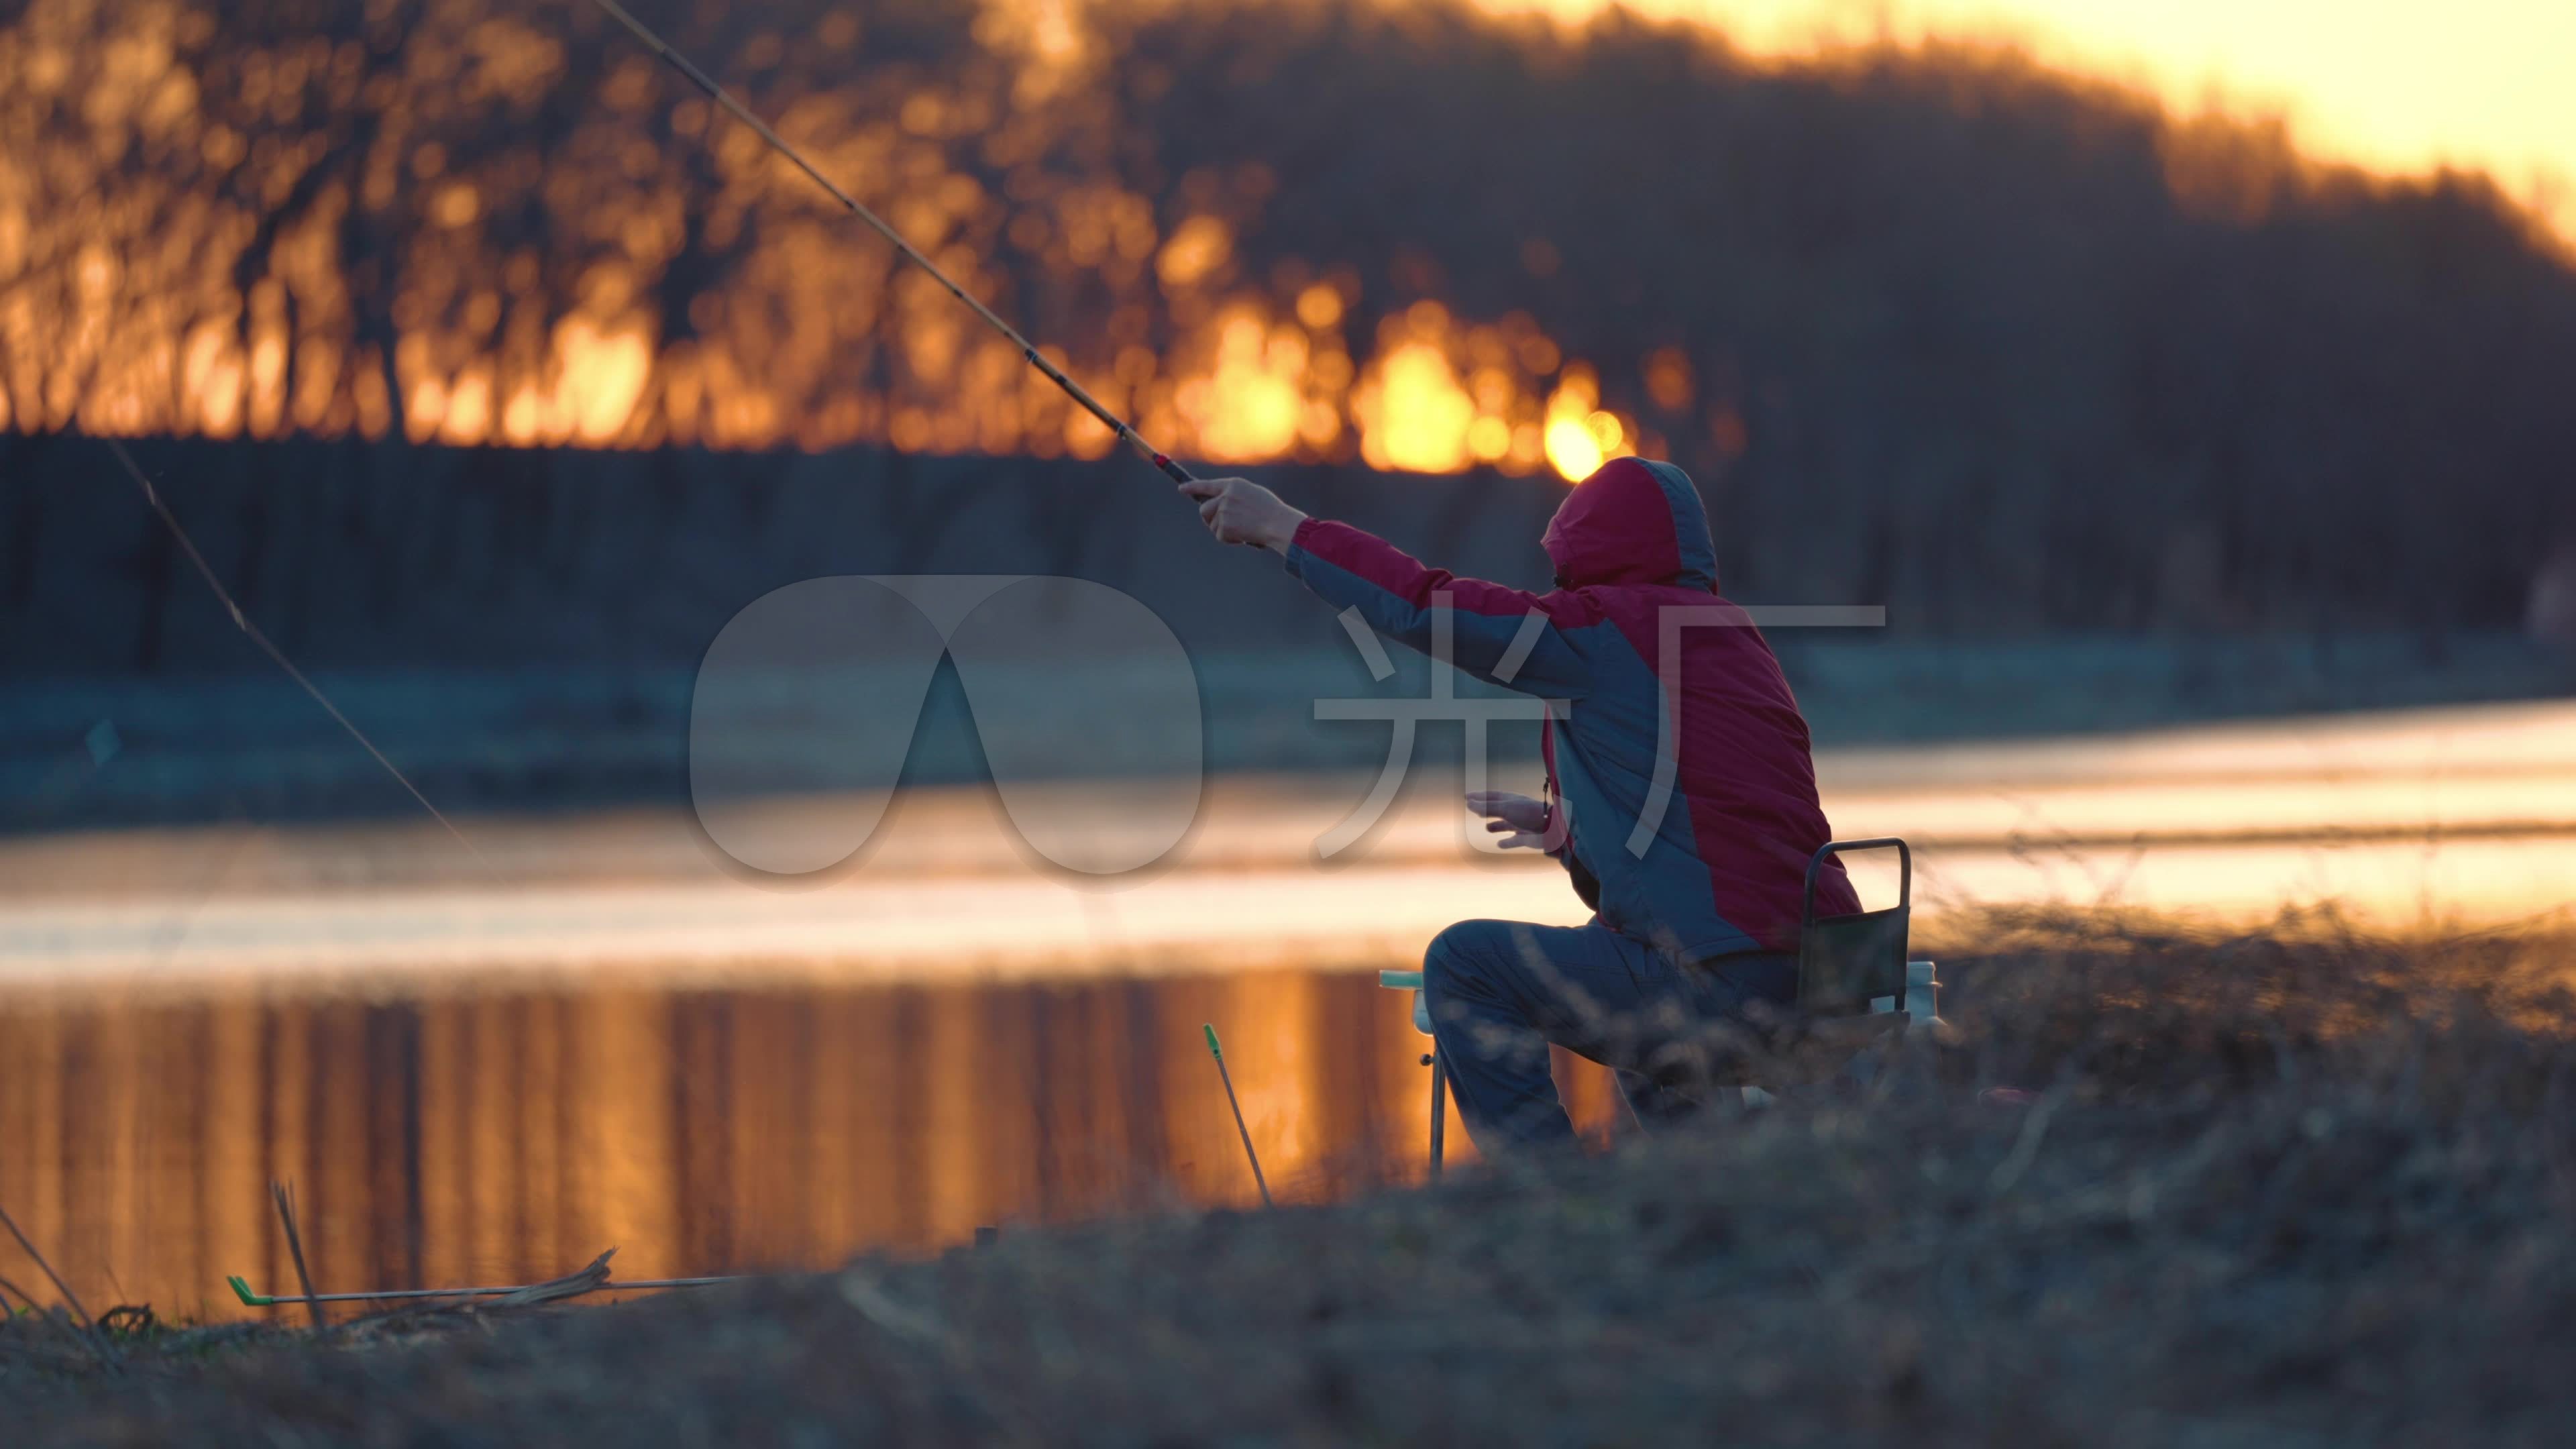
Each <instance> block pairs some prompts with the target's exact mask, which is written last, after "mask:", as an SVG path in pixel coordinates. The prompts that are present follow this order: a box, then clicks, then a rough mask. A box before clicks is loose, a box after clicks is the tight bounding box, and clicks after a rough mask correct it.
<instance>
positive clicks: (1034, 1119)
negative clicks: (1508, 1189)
mask: <svg viewBox="0 0 2576 1449" xmlns="http://www.w3.org/2000/svg"><path fill="white" fill-rule="evenodd" d="M1408 1001H1409V998H1408V997H1407V996H1404V995H1402V994H1399V993H1393V992H1387V991H1384V990H1381V989H1380V988H1379V987H1378V985H1377V982H1376V978H1375V976H1374V975H1373V974H1372V973H1369V972H1342V971H1307V972H1281V971H1264V972H1256V973H1247V974H1237V975H1228V976H1200V977H1164V978H1158V979H1149V980H1123V981H1122V980H1095V981H1063V982H1050V983H1040V984H1016V985H963V984H959V985H935V984H925V985H911V986H854V987H841V988H834V987H813V986H806V987H794V988H780V989H720V990H666V989H624V988H617V987H603V988H599V989H592V990H579V991H535V992H510V991H499V992H489V993H477V994H471V995H429V996H422V997H414V998H408V999H392V1000H384V1001H359V1000H351V999H345V998H333V997H320V998H316V997H309V996H296V995H287V996H280V995H275V994H267V993H257V992H252V993H245V994H241V995H236V996H224V995H217V996H213V997H209V998H205V999H198V1000H190V1001H170V1002H162V1003H156V1004H147V1005H139V1006H138V1005H114V1004H106V1003H101V1002H97V1001H90V1000H83V999H81V998H79V997H77V996H67V995H64V994H62V993H51V992H49V993H37V994H31V995H26V996H23V997H20V998H18V999H12V1000H8V1001H6V1002H5V1003H0V1063H5V1064H6V1065H5V1069H0V1203H5V1205H6V1206H7V1208H8V1210H9V1211H10V1213H11V1214H12V1215H13V1216H14V1217H16V1219H17V1220H18V1222H19V1225H20V1226H21V1227H23V1228H25V1229H26V1230H27V1232H28V1233H29V1235H30V1236H32V1237H33V1238H34V1239H35V1240H36V1242H37V1243H38V1244H39V1245H40V1246H41V1247H42V1248H44V1250H45V1251H46V1253H47V1255H48V1256H49V1257H50V1258H51V1259H52V1261H53V1263H54V1266H55V1267H56V1268H57V1269H59V1270H61V1271H62V1272H63V1273H64V1274H65V1275H66V1276H67V1277H68V1278H69V1279H70V1280H71V1281H72V1284H73V1287H74V1289H75V1290H76V1291H77V1292H78V1293H79V1294H80V1295H81V1297H82V1299H83V1301H84V1302H85V1303H87V1304H88V1305H89V1306H90V1307H91V1308H92V1309H103V1308H104V1307H105V1306H106V1305H107V1304H109V1303H115V1302H137V1303H143V1302H148V1303H150V1304H152V1305H153V1306H154V1308H155V1309H156V1310H158V1311H159V1312H160V1313H161V1314H163V1315H164V1316H165V1317H168V1316H173V1315H203V1316H207V1317H229V1316H239V1315H240V1314H241V1313H242V1310H240V1309H239V1308H238V1307H237V1306H235V1305H233V1304H232V1303H231V1301H230V1299H229V1298H228V1297H225V1296H224V1294H225V1290H224V1288H223V1279H224V1278H225V1276H226V1275H228V1274H239V1275H241V1276H243V1277H245V1278H247V1279H249V1280H250V1282H251V1283H252V1285H253V1286H254V1287H255V1288H258V1289H260V1290H262V1291H266V1292H271V1293H282V1292H291V1291H293V1289H294V1283H295V1278H294V1270H293V1266H292V1264H291V1262H290V1260H289V1258H288V1255H287V1251H286V1246H285V1240H284V1236H283V1233H282V1232H281V1230H280V1229H279V1226H278V1223H277V1219H276V1216H275V1214H274V1211H273V1209H272V1207H271V1205H270V1202H269V1197H268V1186H267V1185H268V1183H269V1181H270V1180H271V1179H280V1180H286V1181H290V1182H292V1183H293V1185H294V1190H295V1198H296V1205H297V1211H298V1216H299V1219H300V1221H301V1225H302V1231H303V1235H304V1238H305V1242H306V1251H307V1253H308V1256H309V1261H310V1264H311V1267H312V1271H313V1275H314V1278H315V1281H316V1284H317V1286H318V1287H319V1288H320V1289H321V1290H322V1291H325V1292H330V1291H337V1290H360V1289H373V1288H383V1287H397V1286H399V1287H409V1286H421V1285H457V1284H469V1283H470V1284H489V1283H510V1282H521V1281H527V1280H530V1279H537V1278H546V1277H552V1276H555V1275H557V1274H560V1273H564V1272H568V1271H570V1270H572V1269H574V1268H577V1267H579V1266H580V1265H581V1264H583V1263H585V1262H587V1261H588V1260H589V1259H590V1258H591V1257H592V1256H593V1255H594V1254H596V1253H598V1252H599V1251H601V1250H602V1249H605V1248H609V1247H615V1248H617V1250H618V1254H617V1258H616V1260H615V1264H614V1267H615V1271H616V1272H617V1274H618V1275H619V1276H622V1277H629V1278H646V1277H666V1276H691V1275H697V1274H706V1273H720V1272H727V1271H732V1270H736V1269H747V1268H755V1267H761V1266H769V1265H780V1264H815V1265H819V1264H828V1263H831V1262H834V1261H837V1260H838V1259H840V1258H842V1257H843V1256H846V1255H847V1254H849V1253H851V1252H854V1251H856V1250H859V1249H862V1248H867V1247H876V1246H893V1247H897V1248H933V1247H937V1246H940V1245H944V1244H949V1243H955V1242H959V1241H965V1240H971V1238H972V1237H973V1235H974V1233H975V1230H976V1229H977V1228H978V1227H979V1226H986V1225H1012V1224H1023V1223H1031V1222H1042V1221H1050V1220H1062V1219H1066V1218H1078V1217H1082V1216H1086V1215H1093V1214H1100V1213H1107V1212H1114V1211H1120V1210H1129V1209H1139V1208H1152V1207H1158V1206H1173V1205H1178V1204H1184V1203H1188V1204H1233V1205H1250V1204H1254V1203H1257V1201H1258V1199H1257V1196H1256V1190H1255V1188H1254V1186H1253V1181H1252V1177H1251V1172H1250V1169H1249V1168H1248V1167H1247V1166H1246V1164H1245V1161H1244V1155H1243V1149H1242V1146H1241V1144H1240V1141H1239V1140H1238V1138H1237V1136H1236V1133H1235V1127H1234V1122H1233V1119H1232V1117H1231V1116H1230V1115H1229V1114H1228V1112H1227V1109H1226V1103H1225V1097H1224V1093H1223V1090H1222V1088H1221V1087H1220V1085H1219V1082H1218V1078H1217V1075H1216V1070H1215V1067H1214V1065H1213V1063H1211V1062H1210V1060H1209V1058H1208V1054H1207V1051H1206V1049H1205V1047H1204V1045H1203V1044H1202V1037H1201V1032H1200V1027H1201V1024H1202V1023H1214V1024H1215V1025H1216V1027H1217V1029H1218V1031H1219V1032H1220V1033H1221V1035H1222V1037H1223V1039H1224V1044H1225V1048H1226V1057H1227V1062H1228V1065H1229V1066H1230V1068H1231V1069H1232V1071H1233V1073H1234V1077H1235V1083H1236V1087H1237V1090H1238V1091H1239V1092H1240V1094H1241V1096H1242V1101H1243V1110H1244V1115H1245V1119H1246V1122H1247V1124H1248V1125H1249V1127H1250V1129H1251V1132H1252V1135H1253V1140H1254V1141H1255V1142H1256V1143H1257V1144H1258V1146H1259V1150H1260V1152H1261V1155H1262V1167H1263V1169H1264V1171H1265V1172H1267V1173H1268V1174H1269V1178H1270V1183H1271V1187H1272V1190H1273V1191H1274V1192H1276V1193H1277V1194H1279V1195H1280V1196H1281V1197H1282V1198H1285V1199H1293V1198H1314V1197H1319V1196H1332V1195H1338V1194H1340V1193H1344V1192H1347V1191H1350V1190H1352V1189H1353V1188H1354V1187H1357V1186H1359V1185H1362V1184H1365V1183H1368V1182H1372V1181H1383V1180H1389V1179H1404V1178H1413V1177H1418V1176H1419V1175H1420V1174H1421V1172H1422V1171H1423V1168H1424V1160H1425V1135H1426V1108H1427V1091H1428V1080H1429V1073H1428V1072H1427V1071H1426V1070H1425V1069H1424V1068H1422V1067H1421V1066H1420V1065H1419V1064H1418V1057H1419V1054H1420V1052H1421V1051H1422V1048H1423V1044H1424V1038H1422V1037H1420V1036H1417V1035H1416V1034H1415V1033H1414V1031H1413V1029H1412V1026H1411V1023H1410V1018H1409V1013H1408V1009H1407V1006H1408ZM1568 1066H1569V1068H1573V1067H1577V1066H1579V1067H1580V1070H1579V1071H1570V1073H1569V1080H1568V1085H1569V1088H1570V1089H1571V1091H1572V1093H1573V1100H1574V1101H1575V1103H1576V1106H1577V1108H1578V1111H1579V1112H1580V1113H1581V1115H1583V1116H1584V1117H1585V1119H1586V1120H1587V1121H1589V1122H1592V1123H1595V1124H1605V1125H1606V1122H1607V1120H1608V1116H1609V1113H1610V1112H1611V1111H1612V1110H1614V1109H1615V1102H1614V1101H1613V1099H1612V1098H1611V1096H1610V1095H1609V1093H1610V1088H1609V1084H1608V1081H1607V1078H1606V1077H1605V1076H1603V1075H1602V1074H1601V1073H1600V1072H1599V1071H1598V1070H1597V1069H1594V1068H1591V1067H1590V1066H1589V1065H1588V1064H1573V1063H1569V1064H1568ZM1450 1143H1451V1154H1452V1160H1460V1159H1461V1158H1463V1157H1468V1156H1472V1148H1468V1147H1465V1146H1464V1144H1463V1141H1462V1134H1459V1133H1457V1132H1455V1131H1454V1130H1453V1132H1452V1133H1451V1134H1450ZM0 1264H6V1266H5V1267H0V1276H6V1277H8V1278H10V1279H12V1280H14V1281H16V1282H19V1283H21V1284H26V1285H28V1286H29V1287H30V1288H34V1287H35V1286H36V1284H35V1281H34V1280H35V1279H36V1278H37V1274H36V1272H35V1270H34V1269H33V1268H32V1266H31V1265H28V1264H25V1263H24V1262H23V1261H20V1260H18V1257H17V1254H16V1252H15V1250H14V1248H7V1249H0Z"/></svg>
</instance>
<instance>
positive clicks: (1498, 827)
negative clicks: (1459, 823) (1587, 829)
mask: <svg viewBox="0 0 2576 1449" xmlns="http://www.w3.org/2000/svg"><path fill="white" fill-rule="evenodd" d="M1467 808H1468V809H1469V810H1471V811H1473V812H1475V813H1476V814H1478V815H1482V816H1484V817H1485V831H1486V833H1487V834H1489V835H1499V836H1502V837H1503V838H1502V839H1500V840H1498V841H1496V842H1494V845H1495V848H1496V849H1498V850H1551V849H1554V848H1555V846H1556V844H1557V842H1556V841H1554V840H1551V839H1549V838H1548V824H1549V821H1548V818H1547V804H1546V802H1544V801H1540V800H1533V799H1531V798H1530V797H1528V796H1527V795H1514V794H1511V793H1510V792H1508V791H1504V790H1471V791H1469V792H1468V794H1467Z"/></svg>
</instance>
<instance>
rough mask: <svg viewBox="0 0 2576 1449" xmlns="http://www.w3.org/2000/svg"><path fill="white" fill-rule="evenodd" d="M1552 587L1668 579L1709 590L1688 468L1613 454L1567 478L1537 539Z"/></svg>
mask: <svg viewBox="0 0 2576 1449" xmlns="http://www.w3.org/2000/svg"><path fill="white" fill-rule="evenodd" d="M1540 542H1541V543H1542V544H1543V545H1544V546H1545V547H1546V549H1547V556H1548V560H1549V561H1550V562H1552V563H1554V564H1555V565H1556V582H1557V586H1558V587H1560V588H1568V589H1582V588H1591V587H1594V586H1596V585H1600V584H1676V585H1679V586H1681V587H1683V588H1690V589H1705V590H1707V591H1709V592H1711V593H1715V592H1716V591H1717V546H1716V545H1715V544H1714V543H1712V542H1711V541H1710V538H1709V532H1708V510H1707V509H1706V508H1705V507H1704V506H1703V505H1702V504H1701V503H1700V498H1699V489H1697V488H1695V487H1693V486H1692V485H1691V480H1690V475H1688V474H1686V473H1684V472H1683V471H1682V470H1681V469H1679V468H1676V467H1674V466H1673V465H1672V464H1670V463H1653V462H1648V461H1647V460H1645V459H1643V458H1613V459H1611V460H1610V461H1609V462H1607V463H1604V464H1602V465H1601V466H1600V467H1599V468H1598V469H1596V470H1595V471H1594V472H1593V474H1592V476H1591V477H1589V478H1586V479H1584V480H1583V481H1582V482H1580V483H1578V484H1576V485H1575V486H1574V491H1573V492H1572V493H1569V494H1567V495H1566V498H1565V502H1564V503H1562V504H1560V505H1558V507H1557V510H1556V517H1555V518H1553V519H1550V520H1549V521H1548V525H1547V533H1546V535H1545V536H1544V537H1543V538H1542V539H1541V540H1540Z"/></svg>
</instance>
